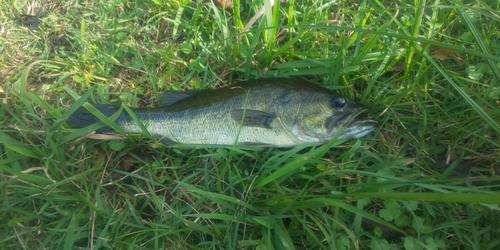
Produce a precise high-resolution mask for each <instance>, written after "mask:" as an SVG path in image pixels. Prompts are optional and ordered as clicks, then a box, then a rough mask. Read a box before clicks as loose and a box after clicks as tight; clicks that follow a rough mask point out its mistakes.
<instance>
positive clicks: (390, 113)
mask: <svg viewBox="0 0 500 250" xmlns="http://www.w3.org/2000/svg"><path fill="white" fill-rule="evenodd" d="M263 6H264V7H267V8H266V11H265V13H264V15H263V16H262V17H260V18H259V19H257V21H256V22H255V23H254V24H253V25H251V26H249V28H248V30H245V25H246V24H247V23H248V22H249V20H250V19H251V18H252V16H254V14H255V13H257V11H258V10H259V9H260V8H261V7H263ZM499 13H500V3H499V2H498V1H496V0H495V1H493V0H492V1H465V3H462V2H459V1H423V0H420V1H419V0H416V1H326V0H325V1H321V0H320V1H312V0H304V1H294V0H291V1H281V2H280V1H276V4H275V5H274V6H273V7H271V4H269V2H264V1H262V0H252V1H237V0H234V1H232V2H231V1H215V2H214V3H212V2H211V1H188V0H180V1H179V0H153V1H143V2H142V1H121V0H109V1H105V0H96V1H72V0H70V1H53V0H46V1H45V0H43V1H28V0H18V1H9V0H8V1H3V2H1V3H0V39H1V40H0V41H1V42H0V80H1V85H0V105H1V108H0V178H1V182H0V193H1V196H0V201H1V202H2V206H1V208H0V217H1V218H3V219H2V220H0V225H1V227H0V236H1V237H0V246H1V248H2V249H35V248H41V249H49V248H51V249H52V248H53V249H87V248H90V249H104V248H110V249H125V248H127V249H139V248H145V249H151V248H172V249H191V248H196V249H199V248H204V249H214V248H215V249H294V248H295V249H408V250H410V249H445V248H446V249H498V248H499V247H500V238H498V235H500V225H499V223H498V221H499V219H500V211H499V210H500V209H499V206H498V204H500V192H499V189H500V177H499V176H498V173H499V171H500V147H499V146H500V136H499V134H500V126H499V121H500V14H499ZM273 77H290V78H295V79H302V80H307V81H310V82H313V83H316V84H320V85H322V86H325V87H327V88H330V89H335V90H337V91H338V92H339V94H342V95H344V96H346V97H349V98H351V99H354V100H356V101H357V102H359V103H362V104H364V105H365V106H366V107H368V108H369V109H370V113H371V116H372V117H374V118H376V119H377V120H379V121H380V127H379V128H378V129H377V131H375V132H374V133H372V134H370V135H369V136H367V137H364V138H360V139H355V140H349V141H332V142H330V143H329V144H327V145H324V146H321V147H307V146H298V147H296V148H293V149H286V150H285V149H274V148H233V147H197V148H193V147H189V146H185V147H182V146H180V147H167V146H164V145H161V144H160V143H158V142H156V141H155V140H154V139H152V138H148V137H144V136H138V135H121V136H112V137H109V136H102V135H95V134H91V135H89V133H91V132H92V128H75V127H73V126H71V125H70V124H68V123H66V122H65V120H66V118H67V117H68V116H69V115H70V114H71V113H72V112H74V111H75V110H76V109H77V108H78V107H79V106H82V105H83V104H84V103H86V102H91V103H108V104H117V105H120V104H121V103H124V104H126V105H127V106H130V107H152V106H155V105H157V102H158V98H159V97H160V95H161V93H162V92H164V91H167V90H174V91H184V90H199V89H207V88H219V87H222V86H227V85H231V84H233V83H235V82H237V81H240V80H246V79H254V78H273Z"/></svg>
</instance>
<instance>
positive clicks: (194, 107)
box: [68, 79, 377, 147]
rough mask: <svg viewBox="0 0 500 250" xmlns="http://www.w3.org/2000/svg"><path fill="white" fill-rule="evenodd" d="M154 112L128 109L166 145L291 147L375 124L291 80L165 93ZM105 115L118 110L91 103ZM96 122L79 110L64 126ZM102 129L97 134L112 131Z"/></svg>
mask: <svg viewBox="0 0 500 250" xmlns="http://www.w3.org/2000/svg"><path fill="white" fill-rule="evenodd" d="M164 96H165V98H164V99H166V100H162V101H161V106H158V107H155V108H147V109H140V108H133V109H132V111H133V112H134V114H135V115H136V116H137V118H138V119H139V120H140V121H141V122H142V123H143V124H144V126H145V127H146V128H147V130H148V131H149V133H150V134H152V135H155V136H157V137H158V139H160V140H161V141H162V142H163V143H165V144H177V143H182V144H212V145H233V144H235V142H237V143H236V144H238V145H255V146H275V147H293V146H296V145H299V144H302V143H313V144H324V143H326V142H328V141H330V140H331V139H332V138H333V137H335V136H336V135H337V134H338V133H339V132H341V131H342V134H341V135H340V136H339V139H349V138H360V137H362V136H365V135H367V134H368V133H370V132H371V131H373V130H374V129H375V128H376V126H377V122H376V121H375V120H371V119H367V118H364V113H366V110H365V109H363V108H361V107H359V106H358V105H356V103H355V102H354V101H352V100H349V99H347V98H344V97H342V96H339V95H338V94H336V93H335V92H334V91H332V90H329V89H327V88H324V87H321V86H319V85H315V84H311V83H308V82H304V81H298V80H291V79H263V80H253V81H248V82H242V83H238V84H235V85H232V86H228V87H224V88H220V89H211V90H202V91H189V92H177V93H176V92H166V94H164ZM94 107H95V108H96V109H98V110H99V111H100V112H102V113H103V114H104V115H106V116H108V117H109V116H111V115H112V114H114V113H115V112H116V111H117V110H118V107H115V106H111V105H94ZM98 121H99V119H98V118H97V117H95V116H94V115H93V114H92V113H90V112H89V111H88V110H87V109H85V108H83V107H80V108H79V109H77V110H76V111H75V112H74V113H73V114H72V115H71V116H70V117H69V118H68V122H69V123H72V124H74V125H76V126H78V127H85V126H88V125H91V124H93V123H96V122H98ZM115 123H116V124H117V125H118V126H120V127H121V128H123V130H124V131H125V132H127V133H141V132H142V131H141V129H140V127H139V126H138V125H137V124H136V122H135V121H134V120H133V119H132V118H131V117H130V116H129V115H128V114H127V112H125V111H124V112H122V113H121V114H120V116H119V117H118V118H117V119H116V120H115ZM111 131H112V130H111V129H110V128H109V127H104V128H102V129H99V130H97V132H111Z"/></svg>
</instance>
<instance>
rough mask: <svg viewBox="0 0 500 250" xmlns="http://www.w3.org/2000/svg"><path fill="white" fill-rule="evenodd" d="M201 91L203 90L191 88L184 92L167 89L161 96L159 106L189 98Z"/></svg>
mask: <svg viewBox="0 0 500 250" xmlns="http://www.w3.org/2000/svg"><path fill="white" fill-rule="evenodd" d="M200 91H201V90H190V91H184V92H177V91H165V92H164V93H163V94H162V95H161V97H160V103H159V104H158V106H169V105H172V104H174V103H177V102H180V101H182V100H184V99H187V98H189V97H191V96H193V95H194V94H196V93H198V92H200Z"/></svg>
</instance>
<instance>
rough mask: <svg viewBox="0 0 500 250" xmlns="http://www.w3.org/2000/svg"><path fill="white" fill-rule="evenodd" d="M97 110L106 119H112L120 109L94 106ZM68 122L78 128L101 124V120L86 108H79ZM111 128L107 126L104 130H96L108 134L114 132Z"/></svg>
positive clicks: (103, 105)
mask: <svg viewBox="0 0 500 250" xmlns="http://www.w3.org/2000/svg"><path fill="white" fill-rule="evenodd" d="M92 106H94V108H95V109H97V110H99V112H101V113H102V114H103V115H105V116H106V117H110V116H111V115H113V114H114V113H116V111H118V107H116V106H113V105H106V104H92ZM66 121H67V122H69V123H71V124H73V125H75V126H76V127H80V128H83V127H87V126H89V125H92V124H94V123H97V122H100V121H101V120H100V119H99V118H97V117H96V116H95V115H93V114H92V113H91V112H90V111H88V110H87V109H86V108H84V107H79V108H78V109H77V110H76V111H75V112H73V114H71V115H70V116H69V117H68V119H67V120H66ZM114 131H115V130H113V129H112V128H111V127H109V126H105V127H102V128H99V129H97V130H96V132H97V133H107V132H114Z"/></svg>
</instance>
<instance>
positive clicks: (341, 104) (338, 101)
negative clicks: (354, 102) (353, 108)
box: [330, 97, 347, 109]
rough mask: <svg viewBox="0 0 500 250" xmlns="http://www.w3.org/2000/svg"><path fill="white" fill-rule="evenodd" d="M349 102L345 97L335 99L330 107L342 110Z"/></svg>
mask: <svg viewBox="0 0 500 250" xmlns="http://www.w3.org/2000/svg"><path fill="white" fill-rule="evenodd" d="M346 104H347V100H346V99H345V98H344V97H334V98H333V99H332V102H331V103H330V105H331V106H332V108H336V109H341V108H343V107H345V105H346Z"/></svg>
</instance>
